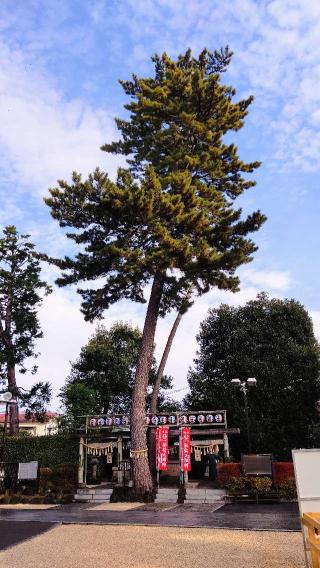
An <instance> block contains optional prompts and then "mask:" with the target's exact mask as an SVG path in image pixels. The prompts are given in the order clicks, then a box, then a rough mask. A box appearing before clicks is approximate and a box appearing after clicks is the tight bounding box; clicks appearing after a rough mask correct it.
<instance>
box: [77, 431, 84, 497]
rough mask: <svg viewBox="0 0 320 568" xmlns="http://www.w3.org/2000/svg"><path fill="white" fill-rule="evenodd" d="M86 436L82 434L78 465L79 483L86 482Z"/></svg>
mask: <svg viewBox="0 0 320 568" xmlns="http://www.w3.org/2000/svg"><path fill="white" fill-rule="evenodd" d="M83 443H84V438H83V437H82V436H81V438H80V443H79V466H78V485H80V486H81V485H83V484H84V446H83Z"/></svg>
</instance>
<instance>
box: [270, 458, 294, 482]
mask: <svg viewBox="0 0 320 568" xmlns="http://www.w3.org/2000/svg"><path fill="white" fill-rule="evenodd" d="M273 473H274V477H273V480H274V485H275V486H276V487H279V486H280V485H282V484H283V483H284V482H287V481H288V479H292V478H294V469H293V463H292V462H274V464H273Z"/></svg>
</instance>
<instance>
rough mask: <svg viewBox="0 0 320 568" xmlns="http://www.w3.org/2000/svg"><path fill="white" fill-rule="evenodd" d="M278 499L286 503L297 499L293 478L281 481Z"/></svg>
mask: <svg viewBox="0 0 320 568" xmlns="http://www.w3.org/2000/svg"><path fill="white" fill-rule="evenodd" d="M279 493H280V497H281V498H282V499H285V500H286V501H292V500H294V499H296V498H297V488H296V481H295V479H294V477H289V478H288V479H287V480H286V481H283V483H281V485H280V487H279Z"/></svg>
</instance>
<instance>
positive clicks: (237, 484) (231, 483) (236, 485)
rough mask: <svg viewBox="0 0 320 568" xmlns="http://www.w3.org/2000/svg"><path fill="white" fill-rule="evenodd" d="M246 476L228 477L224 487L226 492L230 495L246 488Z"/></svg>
mask: <svg viewBox="0 0 320 568" xmlns="http://www.w3.org/2000/svg"><path fill="white" fill-rule="evenodd" d="M246 482H247V480H246V478H245V477H230V479H228V481H226V482H225V484H224V487H225V488H226V490H227V492H228V493H230V494H231V495H232V494H234V493H238V492H239V491H243V490H244V489H245V488H246Z"/></svg>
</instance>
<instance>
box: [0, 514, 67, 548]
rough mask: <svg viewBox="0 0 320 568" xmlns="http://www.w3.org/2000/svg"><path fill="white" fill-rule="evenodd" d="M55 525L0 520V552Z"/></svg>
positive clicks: (55, 524)
mask: <svg viewBox="0 0 320 568" xmlns="http://www.w3.org/2000/svg"><path fill="white" fill-rule="evenodd" d="M56 526H57V523H47V522H44V523H43V522H39V521H29V522H26V523H24V522H21V521H1V520H0V550H4V549H5V548H8V547H10V546H14V545H16V544H20V543H21V542H23V541H25V540H28V539H30V538H33V537H35V536H38V535H40V534H42V533H45V532H47V531H48V530H50V529H52V528H53V527H56Z"/></svg>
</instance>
